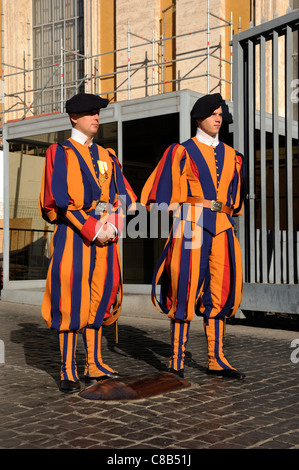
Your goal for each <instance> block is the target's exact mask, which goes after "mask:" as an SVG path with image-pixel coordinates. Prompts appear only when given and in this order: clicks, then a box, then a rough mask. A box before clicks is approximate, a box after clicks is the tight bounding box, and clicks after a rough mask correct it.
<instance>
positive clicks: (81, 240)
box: [39, 139, 136, 380]
mask: <svg viewBox="0 0 299 470" xmlns="http://www.w3.org/2000/svg"><path fill="white" fill-rule="evenodd" d="M98 162H105V164H106V167H105V168H106V169H107V171H106V179H104V180H102V182H101V180H100V179H99V177H100V174H99V165H98ZM135 200H136V196H135V194H134V192H133V190H132V188H131V186H130V185H129V183H128V181H127V180H126V178H125V177H124V175H123V174H122V171H121V167H120V164H119V162H118V160H117V157H116V155H115V153H114V151H113V150H112V149H104V148H102V147H100V146H98V145H96V144H93V145H91V147H89V148H88V147H85V146H84V145H82V144H79V143H78V142H76V141H75V140H73V139H69V140H67V141H65V142H64V143H63V144H55V145H51V146H50V147H49V148H48V150H47V152H46V159H45V166H44V173H43V178H42V185H41V192H40V198H39V208H40V213H41V216H42V217H43V218H44V219H45V220H46V221H48V222H50V223H54V224H55V229H54V233H53V236H52V239H51V242H50V259H49V267H48V273H47V279H46V289H45V294H44V298H43V303H42V316H43V318H44V319H45V321H46V323H47V325H48V326H49V328H52V329H55V330H57V331H58V332H59V342H60V350H61V354H62V369H61V375H62V377H63V378H66V377H67V376H69V377H70V380H73V378H72V377H76V367H75V349H76V338H75V336H72V335H70V337H68V335H67V333H68V332H72V333H73V334H74V335H76V332H77V331H78V330H79V329H81V328H84V327H88V328H90V329H94V331H93V332H91V333H90V334H93V333H94V332H95V331H96V333H95V334H97V335H98V337H97V338H96V339H97V340H98V339H99V345H100V336H101V332H102V330H101V327H102V325H104V324H111V323H113V322H114V321H116V319H117V318H118V316H119V313H120V309H121V303H122V277H121V266H120V252H119V245H118V238H116V240H115V241H114V242H113V243H109V244H108V245H107V246H99V245H97V243H96V242H95V241H93V240H94V238H95V236H96V233H97V232H98V230H99V229H100V228H101V227H102V226H103V225H104V223H105V222H111V223H112V224H113V225H114V226H115V227H116V228H117V230H118V233H119V234H120V233H121V231H122V228H123V224H124V217H125V213H126V208H127V207H129V206H130V205H131V204H132V203H133V202H135ZM97 201H102V202H104V203H107V211H105V212H103V213H98V211H96V205H97ZM88 334H89V333H88ZM93 337H94V338H95V335H94V336H93ZM89 342H90V341H89ZM99 348H100V346H99V347H98V345H97V343H94V344H93V348H92V349H94V350H95V351H91V352H90V355H91V357H92V358H93V356H94V354H96V355H97V354H100V351H99ZM97 349H98V351H97ZM65 361H66V362H65ZM92 363H94V361H93V359H92ZM103 373H104V370H103ZM91 375H92V374H91Z"/></svg>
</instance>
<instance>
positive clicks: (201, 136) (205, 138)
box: [196, 127, 219, 147]
mask: <svg viewBox="0 0 299 470" xmlns="http://www.w3.org/2000/svg"><path fill="white" fill-rule="evenodd" d="M196 138H197V140H199V142H201V143H202V144H206V145H209V146H212V147H217V145H218V144H219V139H218V134H216V135H215V136H214V137H212V136H210V135H209V134H207V133H206V132H204V131H203V130H202V129H200V127H198V128H197V131H196Z"/></svg>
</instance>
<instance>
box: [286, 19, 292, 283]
mask: <svg viewBox="0 0 299 470" xmlns="http://www.w3.org/2000/svg"><path fill="white" fill-rule="evenodd" d="M292 54H293V35H292V29H291V27H290V26H286V33H285V67H286V77H285V108H286V110H285V111H286V112H285V146H286V149H285V152H286V185H287V187H286V193H287V194H286V196H287V207H286V210H287V259H288V283H289V284H293V283H294V245H293V243H294V230H293V171H292V163H293V162H292V159H293V151H292V125H293V104H292V101H291V89H292V88H291V82H292V80H293V67H292V60H293V57H292Z"/></svg>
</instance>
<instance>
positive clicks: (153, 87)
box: [152, 29, 155, 96]
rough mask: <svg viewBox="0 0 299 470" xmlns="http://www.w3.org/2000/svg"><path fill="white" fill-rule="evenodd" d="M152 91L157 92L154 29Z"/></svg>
mask: <svg viewBox="0 0 299 470" xmlns="http://www.w3.org/2000/svg"><path fill="white" fill-rule="evenodd" d="M152 56H153V59H152V62H153V65H152V93H153V96H154V94H155V30H154V29H153V42H152Z"/></svg>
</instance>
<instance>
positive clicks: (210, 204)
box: [186, 197, 234, 216]
mask: <svg viewBox="0 0 299 470" xmlns="http://www.w3.org/2000/svg"><path fill="white" fill-rule="evenodd" d="M186 202H187V203H190V204H197V203H198V204H202V205H203V207H207V208H208V209H211V211H213V212H224V213H225V214H228V215H230V216H231V215H233V211H234V210H233V209H232V208H231V207H228V206H226V205H225V204H223V202H220V201H215V200H212V201H209V200H207V199H203V198H201V197H187V201H186Z"/></svg>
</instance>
